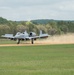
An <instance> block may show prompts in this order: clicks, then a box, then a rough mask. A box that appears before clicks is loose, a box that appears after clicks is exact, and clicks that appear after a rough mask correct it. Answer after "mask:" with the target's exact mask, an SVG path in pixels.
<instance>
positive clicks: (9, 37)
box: [1, 34, 14, 39]
mask: <svg viewBox="0 0 74 75" xmlns="http://www.w3.org/2000/svg"><path fill="white" fill-rule="evenodd" d="M1 37H4V38H8V39H11V38H14V36H13V34H5V35H2V36H1Z"/></svg>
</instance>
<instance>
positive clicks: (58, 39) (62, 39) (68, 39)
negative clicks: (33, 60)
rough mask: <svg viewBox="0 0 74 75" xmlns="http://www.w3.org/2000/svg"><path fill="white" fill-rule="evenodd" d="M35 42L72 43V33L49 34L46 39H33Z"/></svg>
mask: <svg viewBox="0 0 74 75" xmlns="http://www.w3.org/2000/svg"><path fill="white" fill-rule="evenodd" d="M35 43H36V44H37V43H38V44H74V34H73V33H68V34H63V35H55V36H49V38H47V39H43V40H42V39H40V40H37V41H35Z"/></svg>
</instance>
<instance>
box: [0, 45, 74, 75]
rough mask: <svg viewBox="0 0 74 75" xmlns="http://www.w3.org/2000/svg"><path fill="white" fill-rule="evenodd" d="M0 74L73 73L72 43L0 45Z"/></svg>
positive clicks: (54, 74) (63, 74) (62, 74)
mask: <svg viewBox="0 0 74 75" xmlns="http://www.w3.org/2000/svg"><path fill="white" fill-rule="evenodd" d="M0 75H74V44H71V45H44V46H16V47H0Z"/></svg>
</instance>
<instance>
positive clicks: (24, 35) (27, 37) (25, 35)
mask: <svg viewBox="0 0 74 75" xmlns="http://www.w3.org/2000/svg"><path fill="white" fill-rule="evenodd" d="M48 36H49V35H48V34H43V33H42V31H41V30H40V34H39V36H37V35H36V33H35V32H30V33H29V34H28V33H27V31H25V32H23V33H21V32H17V33H16V35H15V36H13V34H5V35H2V36H1V37H4V38H8V39H11V40H15V41H16V40H18V42H17V44H19V43H20V41H24V40H25V41H27V40H31V43H32V44H34V40H36V39H38V38H47V37H48Z"/></svg>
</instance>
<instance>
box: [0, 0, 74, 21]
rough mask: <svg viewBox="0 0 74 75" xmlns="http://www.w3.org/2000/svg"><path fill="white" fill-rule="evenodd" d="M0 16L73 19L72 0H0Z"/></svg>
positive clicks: (15, 18)
mask: <svg viewBox="0 0 74 75" xmlns="http://www.w3.org/2000/svg"><path fill="white" fill-rule="evenodd" d="M0 17H3V18H6V19H8V20H18V21H19V20H33V19H56V20H74V0H0Z"/></svg>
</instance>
